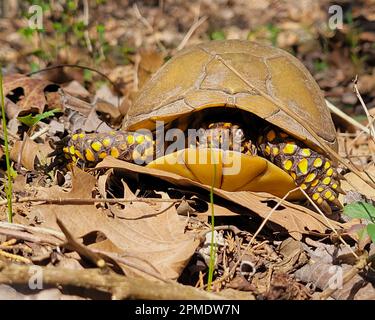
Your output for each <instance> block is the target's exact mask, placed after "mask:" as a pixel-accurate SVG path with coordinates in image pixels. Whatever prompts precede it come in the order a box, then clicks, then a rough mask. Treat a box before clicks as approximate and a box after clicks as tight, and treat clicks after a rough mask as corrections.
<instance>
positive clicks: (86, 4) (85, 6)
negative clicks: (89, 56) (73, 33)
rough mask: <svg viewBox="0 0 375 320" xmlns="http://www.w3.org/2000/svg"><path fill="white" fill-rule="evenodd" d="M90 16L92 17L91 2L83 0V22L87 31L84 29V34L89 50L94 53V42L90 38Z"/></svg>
mask: <svg viewBox="0 0 375 320" xmlns="http://www.w3.org/2000/svg"><path fill="white" fill-rule="evenodd" d="M89 18H90V15H89V2H88V0H83V24H84V26H85V31H84V33H83V34H84V37H85V42H86V46H87V50H89V52H90V53H92V51H93V49H92V44H91V40H90V36H89V30H88V27H89Z"/></svg>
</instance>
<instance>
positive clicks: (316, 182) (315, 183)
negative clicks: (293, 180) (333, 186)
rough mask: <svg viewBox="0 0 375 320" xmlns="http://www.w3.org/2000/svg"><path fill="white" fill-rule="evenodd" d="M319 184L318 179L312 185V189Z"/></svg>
mask: <svg viewBox="0 0 375 320" xmlns="http://www.w3.org/2000/svg"><path fill="white" fill-rule="evenodd" d="M318 183H319V180H318V179H316V180H314V181H313V182H312V183H311V186H312V187H315V186H316V185H317V184H318Z"/></svg>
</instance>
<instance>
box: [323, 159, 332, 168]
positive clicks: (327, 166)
mask: <svg viewBox="0 0 375 320" xmlns="http://www.w3.org/2000/svg"><path fill="white" fill-rule="evenodd" d="M330 166H331V163H330V162H329V161H326V163H325V164H324V169H326V170H327V169H328V168H329V167H330Z"/></svg>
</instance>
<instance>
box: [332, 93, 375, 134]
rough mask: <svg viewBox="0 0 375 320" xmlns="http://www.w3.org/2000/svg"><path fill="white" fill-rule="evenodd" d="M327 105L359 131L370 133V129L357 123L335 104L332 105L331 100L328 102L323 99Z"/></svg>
mask: <svg viewBox="0 0 375 320" xmlns="http://www.w3.org/2000/svg"><path fill="white" fill-rule="evenodd" d="M325 101H326V105H327V107H328V108H329V109H330V110H331V111H332V112H333V113H334V114H335V115H337V116H339V117H340V118H342V119H344V120H345V121H347V122H349V123H350V124H352V125H353V126H355V127H356V128H358V129H359V130H361V131H364V132H366V133H368V134H369V133H370V130H369V129H368V128H366V127H365V126H364V125H363V124H361V123H359V122H358V121H356V120H355V119H353V118H352V117H350V116H348V115H347V114H346V113H345V112H343V111H341V110H340V109H339V108H337V107H336V106H335V105H333V104H332V103H331V102H329V101H328V100H327V99H325Z"/></svg>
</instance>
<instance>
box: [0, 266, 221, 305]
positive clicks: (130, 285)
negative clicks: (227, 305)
mask: <svg viewBox="0 0 375 320" xmlns="http://www.w3.org/2000/svg"><path fill="white" fill-rule="evenodd" d="M39 268H40V269H41V270H42V272H43V284H44V285H53V286H61V285H62V286H69V285H72V286H76V287H81V288H87V289H96V290H101V291H105V292H109V293H110V294H112V298H113V299H143V300H144V299H148V300H168V299H169V300H173V299H177V300H186V299H209V300H218V299H226V298H225V297H223V296H221V295H217V294H214V293H210V292H205V291H202V290H198V289H196V288H193V287H191V286H184V285H181V284H179V283H175V282H172V281H169V282H167V283H160V282H155V281H151V280H148V279H143V278H136V277H125V276H121V275H118V274H116V273H114V272H111V271H110V272H108V273H103V272H102V271H101V270H100V269H83V270H74V269H66V268H55V267H39ZM29 281H30V266H24V265H18V264H15V263H5V262H2V261H0V283H6V284H27V283H29Z"/></svg>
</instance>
